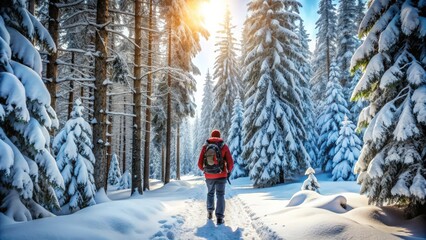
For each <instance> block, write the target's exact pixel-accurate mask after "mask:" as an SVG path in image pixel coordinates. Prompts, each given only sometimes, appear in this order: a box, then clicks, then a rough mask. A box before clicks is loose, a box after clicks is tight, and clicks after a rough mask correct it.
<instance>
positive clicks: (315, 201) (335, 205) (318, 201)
mask: <svg viewBox="0 0 426 240" xmlns="http://www.w3.org/2000/svg"><path fill="white" fill-rule="evenodd" d="M346 204H347V199H346V198H345V197H344V196H341V195H332V196H322V195H320V194H318V193H316V192H314V191H300V192H297V193H296V194H295V195H293V197H292V198H291V199H290V202H289V203H288V205H287V207H295V206H299V207H313V208H322V209H326V210H328V211H331V212H334V213H345V212H347V210H346V207H347V206H346Z"/></svg>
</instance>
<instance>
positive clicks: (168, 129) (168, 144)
mask: <svg viewBox="0 0 426 240" xmlns="http://www.w3.org/2000/svg"><path fill="white" fill-rule="evenodd" d="M168 32H169V39H168V40H169V42H168V54H167V66H168V67H169V68H168V70H167V87H168V91H167V123H166V124H167V127H166V173H165V178H164V184H167V183H169V182H170V155H171V151H170V150H171V140H172V139H171V131H172V95H171V87H172V86H171V85H172V75H171V68H172V27H171V24H170V25H169V31H168Z"/></svg>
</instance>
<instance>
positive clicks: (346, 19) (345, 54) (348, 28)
mask: <svg viewBox="0 0 426 240" xmlns="http://www.w3.org/2000/svg"><path fill="white" fill-rule="evenodd" d="M355 4H356V2H355V1H354V0H339V7H338V15H337V16H338V18H337V41H336V45H337V48H336V49H337V51H336V59H337V64H338V65H339V68H340V83H341V84H342V87H343V89H347V86H348V85H349V84H350V82H351V77H350V72H349V67H350V64H351V58H352V55H353V53H354V52H355V50H356V48H357V47H358V45H359V44H358V42H359V41H358V39H357V38H356V35H357V26H356V22H355V21H356V17H357V12H356V5H355ZM347 95H348V92H347V91H346V92H345V98H346V96H347ZM346 99H349V97H347V98H346Z"/></svg>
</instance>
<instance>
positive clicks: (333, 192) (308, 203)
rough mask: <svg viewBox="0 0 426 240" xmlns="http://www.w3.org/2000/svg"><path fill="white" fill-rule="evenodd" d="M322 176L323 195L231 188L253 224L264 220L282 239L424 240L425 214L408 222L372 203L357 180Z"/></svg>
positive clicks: (241, 185)
mask: <svg viewBox="0 0 426 240" xmlns="http://www.w3.org/2000/svg"><path fill="white" fill-rule="evenodd" d="M318 178H319V179H320V180H319V182H320V184H321V186H322V187H321V190H322V192H321V194H319V193H317V192H314V191H306V190H305V191H298V188H297V186H299V188H300V186H301V184H302V183H301V182H296V183H290V184H282V185H278V186H275V187H273V188H267V189H251V188H250V186H249V184H250V181H249V180H248V178H245V179H238V181H235V182H233V186H232V188H233V189H234V191H235V192H236V193H237V194H238V195H237V196H238V197H239V198H240V199H241V201H242V203H243V204H244V205H245V209H246V210H247V211H249V214H250V216H251V218H252V220H254V221H257V222H261V223H262V225H263V226H267V227H268V229H263V231H271V232H274V233H275V234H276V236H278V237H279V238H283V239H353V238H355V239H399V238H407V239H424V238H426V229H424V226H425V225H426V218H425V216H419V217H417V218H415V219H411V220H407V219H405V217H404V214H403V212H402V211H401V210H399V209H397V208H394V207H390V206H389V207H381V208H380V207H376V206H370V205H368V200H367V198H366V197H365V196H363V195H359V194H358V192H359V186H358V185H356V183H355V182H350V181H349V182H334V181H331V179H330V176H327V175H325V174H322V175H319V177H318ZM302 180H303V179H302ZM302 180H300V181H302ZM292 194H293V195H292ZM290 195H291V196H290Z"/></svg>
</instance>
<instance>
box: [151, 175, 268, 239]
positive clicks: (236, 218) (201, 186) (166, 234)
mask: <svg viewBox="0 0 426 240" xmlns="http://www.w3.org/2000/svg"><path fill="white" fill-rule="evenodd" d="M188 182H190V184H191V185H192V186H191V189H190V191H188V192H187V196H188V199H186V200H184V204H183V205H181V204H179V203H176V202H174V203H173V204H174V207H175V210H176V215H174V216H176V224H173V225H172V226H171V225H170V224H168V223H167V222H164V225H163V227H162V229H164V230H163V231H161V233H160V232H159V233H157V234H156V235H154V236H153V238H152V239H164V238H166V239H173V238H175V239H220V240H226V239H230V240H234V239H261V238H260V237H259V236H258V234H257V232H256V229H255V228H254V226H253V223H252V220H251V218H250V216H249V215H248V214H247V212H246V211H245V209H244V207H243V205H242V203H241V200H240V199H239V198H238V196H236V195H235V194H234V192H233V190H232V189H231V188H230V187H229V185H227V187H226V191H225V199H226V208H225V224H224V225H216V222H215V221H216V219H215V217H213V219H212V220H208V219H207V212H206V202H205V201H206V194H207V189H206V186H205V183H204V180H203V179H202V178H195V179H192V180H191V181H188Z"/></svg>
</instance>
